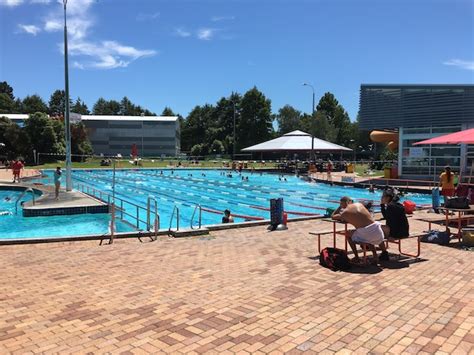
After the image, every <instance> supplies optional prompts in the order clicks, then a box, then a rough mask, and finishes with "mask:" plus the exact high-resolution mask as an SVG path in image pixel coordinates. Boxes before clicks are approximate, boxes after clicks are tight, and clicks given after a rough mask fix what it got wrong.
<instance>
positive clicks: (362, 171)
mask: <svg viewBox="0 0 474 355" xmlns="http://www.w3.org/2000/svg"><path fill="white" fill-rule="evenodd" d="M368 168H369V164H356V166H355V169H354V170H355V172H356V173H357V174H358V176H360V177H366V176H368V177H377V176H383V174H384V172H383V170H372V172H373V174H367V173H366V171H367V169H368Z"/></svg>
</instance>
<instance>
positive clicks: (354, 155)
mask: <svg viewBox="0 0 474 355" xmlns="http://www.w3.org/2000/svg"><path fill="white" fill-rule="evenodd" d="M349 142H351V143H352V146H353V147H354V150H353V152H354V154H353V159H354V165H355V161H356V150H357V148H356V145H354V143H355V140H354V139H351V140H349Z"/></svg>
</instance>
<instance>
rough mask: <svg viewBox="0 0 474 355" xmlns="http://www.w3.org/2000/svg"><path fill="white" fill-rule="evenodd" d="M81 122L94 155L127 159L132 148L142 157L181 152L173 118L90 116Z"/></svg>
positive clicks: (176, 127)
mask: <svg viewBox="0 0 474 355" xmlns="http://www.w3.org/2000/svg"><path fill="white" fill-rule="evenodd" d="M81 121H82V122H83V123H84V125H85V126H86V128H87V132H88V133H87V134H88V136H89V140H90V141H91V144H92V147H93V149H94V154H104V155H106V156H110V155H117V154H121V155H122V156H129V155H130V153H131V149H132V146H133V145H134V144H135V145H136V146H137V148H138V155H139V156H142V157H160V156H176V155H178V154H179V153H180V150H181V139H180V128H179V120H178V117H177V116H170V117H164V116H94V115H82V116H81Z"/></svg>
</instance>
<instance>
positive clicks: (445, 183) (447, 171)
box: [439, 166, 454, 204]
mask: <svg viewBox="0 0 474 355" xmlns="http://www.w3.org/2000/svg"><path fill="white" fill-rule="evenodd" d="M439 186H440V187H441V195H443V197H444V204H446V201H447V200H448V197H452V196H454V174H453V173H452V172H451V168H450V167H449V166H447V167H445V168H444V172H442V173H441V175H440V176H439Z"/></svg>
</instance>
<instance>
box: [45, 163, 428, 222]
mask: <svg viewBox="0 0 474 355" xmlns="http://www.w3.org/2000/svg"><path fill="white" fill-rule="evenodd" d="M45 173H46V174H49V175H51V172H47V171H46V172H45ZM227 173H228V172H227V171H226V172H223V171H222V170H185V169H175V170H174V171H172V170H159V169H140V170H137V169H128V170H125V169H124V170H117V171H116V180H115V181H116V188H115V191H116V196H117V197H118V198H121V199H123V200H126V201H130V202H131V203H134V204H137V205H140V206H143V207H146V203H147V198H148V196H150V195H152V196H154V197H155V198H156V199H157V200H158V212H159V214H160V218H161V226H160V227H161V228H168V227H169V225H170V216H171V213H172V211H173V207H174V206H175V205H176V206H177V207H178V208H179V209H180V227H189V226H190V223H191V221H190V219H191V215H192V213H193V210H194V208H195V205H196V204H200V205H201V206H202V207H203V212H202V223H203V224H204V225H207V224H216V223H220V222H221V218H222V212H223V211H224V210H225V209H230V210H231V211H232V214H233V215H234V216H236V215H237V216H240V217H236V218H235V220H236V222H240V221H244V220H246V219H247V220H251V219H268V218H269V211H268V209H269V205H270V202H269V200H270V199H271V198H279V197H282V198H283V199H284V206H285V211H286V212H287V213H288V218H296V217H302V216H308V215H318V214H324V212H325V210H326V208H327V207H332V208H335V207H337V206H338V200H339V199H340V197H341V196H344V195H348V196H350V197H352V198H353V199H370V200H374V201H376V202H378V201H380V195H381V192H376V193H370V192H368V191H367V190H365V189H359V188H353V187H344V186H329V185H327V184H320V183H310V182H307V181H303V180H302V179H300V178H298V177H296V176H290V175H286V176H285V178H286V179H287V181H280V179H279V175H276V174H261V173H258V172H256V173H253V174H252V173H247V172H245V173H243V174H242V176H243V177H248V178H249V180H248V181H243V180H242V176H239V174H238V173H235V172H232V177H227V176H225V174H227ZM222 174H224V176H223V175H222ZM112 175H113V172H112V171H111V170H74V171H73V180H74V182H75V183H81V184H84V185H88V186H91V187H94V188H96V189H97V190H100V191H103V192H106V193H109V194H111V193H112ZM406 198H408V199H410V200H412V201H414V202H416V203H417V204H429V203H431V197H430V196H428V195H422V194H408V195H407V196H406ZM123 208H124V209H125V210H126V211H127V212H128V213H130V214H135V213H136V207H135V206H133V205H131V204H130V205H128V204H127V203H125V204H124V205H123ZM125 219H127V220H129V222H131V223H135V222H134V220H133V219H132V218H128V217H126V216H125ZM140 219H142V220H145V219H146V216H145V212H144V211H142V212H140ZM175 225H176V223H175V221H174V222H173V223H172V226H175ZM140 228H141V229H144V228H145V226H144V225H143V224H140Z"/></svg>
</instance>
